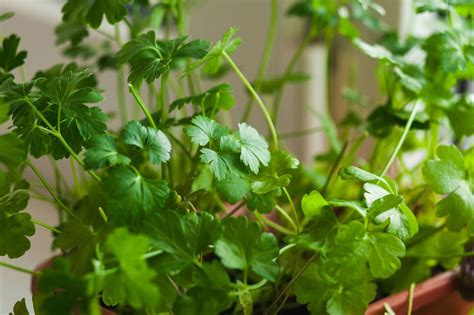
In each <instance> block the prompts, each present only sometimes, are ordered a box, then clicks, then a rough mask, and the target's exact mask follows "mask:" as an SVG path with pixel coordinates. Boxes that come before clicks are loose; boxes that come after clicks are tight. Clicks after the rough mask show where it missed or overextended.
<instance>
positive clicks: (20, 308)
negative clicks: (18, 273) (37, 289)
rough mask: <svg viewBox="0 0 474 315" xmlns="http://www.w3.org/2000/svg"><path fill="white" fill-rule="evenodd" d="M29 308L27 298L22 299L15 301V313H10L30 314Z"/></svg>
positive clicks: (16, 314) (11, 314)
mask: <svg viewBox="0 0 474 315" xmlns="http://www.w3.org/2000/svg"><path fill="white" fill-rule="evenodd" d="M29 314H30V313H29V312H28V309H27V308H26V300H25V299H21V300H20V301H18V302H16V303H15V306H14V307H13V313H10V315H29Z"/></svg>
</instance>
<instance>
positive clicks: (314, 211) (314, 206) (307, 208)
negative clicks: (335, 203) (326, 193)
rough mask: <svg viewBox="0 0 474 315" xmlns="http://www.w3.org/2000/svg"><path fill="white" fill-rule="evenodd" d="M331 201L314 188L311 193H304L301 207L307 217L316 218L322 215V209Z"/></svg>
mask: <svg viewBox="0 0 474 315" xmlns="http://www.w3.org/2000/svg"><path fill="white" fill-rule="evenodd" d="M328 205H329V203H328V202H327V201H326V199H324V197H323V196H321V194H320V193H319V192H318V191H316V190H314V191H312V192H311V193H310V194H309V195H304V196H303V199H302V200H301V209H302V210H303V213H304V215H305V217H307V218H314V217H317V216H320V215H321V211H322V209H323V208H324V207H325V206H328Z"/></svg>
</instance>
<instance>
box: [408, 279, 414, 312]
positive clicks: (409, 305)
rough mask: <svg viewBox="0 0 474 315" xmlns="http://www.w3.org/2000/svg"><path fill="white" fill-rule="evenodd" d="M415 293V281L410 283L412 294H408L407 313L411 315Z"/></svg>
mask: <svg viewBox="0 0 474 315" xmlns="http://www.w3.org/2000/svg"><path fill="white" fill-rule="evenodd" d="M414 293H415V283H412V284H411V285H410V294H409V295H408V312H407V315H411V313H412V310H413V295H414Z"/></svg>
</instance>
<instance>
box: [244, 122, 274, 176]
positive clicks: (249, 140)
mask: <svg viewBox="0 0 474 315" xmlns="http://www.w3.org/2000/svg"><path fill="white" fill-rule="evenodd" d="M239 136H240V145H241V148H240V149H241V151H240V160H241V161H242V162H243V163H244V164H245V165H246V166H248V167H249V168H250V170H251V171H252V172H253V173H255V174H258V171H259V169H260V165H263V166H267V165H268V163H269V162H270V151H268V144H267V142H266V141H265V139H264V138H263V137H262V136H261V135H260V134H259V133H258V131H257V130H255V129H254V128H252V127H250V126H249V125H247V124H246V123H240V124H239Z"/></svg>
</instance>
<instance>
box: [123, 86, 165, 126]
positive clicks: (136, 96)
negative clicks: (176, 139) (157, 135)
mask: <svg viewBox="0 0 474 315" xmlns="http://www.w3.org/2000/svg"><path fill="white" fill-rule="evenodd" d="M128 87H129V89H130V92H131V93H132V95H133V98H134V99H135V102H136V103H137V105H138V106H140V108H141V109H142V111H143V113H145V116H146V118H147V119H148V122H149V123H150V125H151V126H152V127H153V128H155V129H158V128H157V127H156V123H155V121H154V120H153V117H152V116H151V114H150V112H149V111H148V109H147V108H146V105H145V103H144V102H143V100H142V98H141V97H140V95H139V94H138V91H137V89H136V88H135V87H134V86H133V85H131V84H129V85H128Z"/></svg>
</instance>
